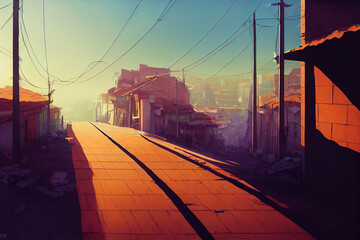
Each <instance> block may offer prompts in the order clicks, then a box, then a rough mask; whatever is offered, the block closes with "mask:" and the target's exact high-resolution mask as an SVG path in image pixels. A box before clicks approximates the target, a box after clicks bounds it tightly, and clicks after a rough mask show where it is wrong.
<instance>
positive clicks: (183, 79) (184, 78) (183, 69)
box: [182, 68, 185, 85]
mask: <svg viewBox="0 0 360 240" xmlns="http://www.w3.org/2000/svg"><path fill="white" fill-rule="evenodd" d="M182 74H183V76H182V77H183V84H184V85H185V73H184V68H183V69H182Z"/></svg>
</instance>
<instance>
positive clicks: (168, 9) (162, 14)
mask: <svg viewBox="0 0 360 240" xmlns="http://www.w3.org/2000/svg"><path fill="white" fill-rule="evenodd" d="M175 2H176V0H170V1H169V3H168V4H167V5H166V7H165V8H164V9H163V11H162V13H161V14H160V16H159V18H157V20H156V22H155V23H154V24H153V25H152V26H151V27H150V28H149V29H148V30H147V31H146V32H145V33H144V34H143V35H142V36H141V37H140V38H139V39H138V40H137V41H136V42H135V43H134V44H133V45H132V46H131V47H130V48H128V49H127V50H126V51H125V52H124V53H123V54H121V55H120V56H119V57H118V58H117V59H116V60H115V61H113V62H112V63H110V64H109V65H108V66H106V67H105V68H103V69H102V70H101V71H99V72H97V73H96V74H94V75H93V76H91V77H88V78H86V79H83V80H81V81H77V80H75V81H71V82H70V83H69V84H65V85H70V84H73V83H75V82H77V83H83V82H86V81H89V80H91V79H93V78H95V77H96V76H98V75H99V74H101V73H103V72H104V71H106V70H107V69H109V68H110V67H111V66H112V65H114V64H115V63H117V62H118V61H119V60H120V59H122V58H123V57H124V56H125V55H126V54H127V53H129V52H130V51H131V50H132V49H133V48H134V47H136V46H137V45H138V44H139V43H140V42H141V41H142V40H143V39H144V38H145V37H146V36H147V35H148V34H149V33H150V32H151V31H152V30H153V29H154V28H155V26H156V25H157V24H158V23H159V22H160V21H161V20H162V19H163V18H164V17H165V16H166V15H167V13H168V12H169V11H170V9H171V8H172V7H173V6H174V3H175ZM170 3H172V4H171V5H170ZM169 5H170V6H169Z"/></svg>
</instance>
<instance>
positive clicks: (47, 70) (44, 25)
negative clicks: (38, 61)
mask: <svg viewBox="0 0 360 240" xmlns="http://www.w3.org/2000/svg"><path fill="white" fill-rule="evenodd" d="M43 32H44V50H45V64H46V73H47V80H48V84H49V92H50V76H49V63H48V54H47V46H46V21H45V0H43Z"/></svg>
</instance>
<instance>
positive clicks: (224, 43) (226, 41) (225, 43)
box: [183, 0, 264, 70]
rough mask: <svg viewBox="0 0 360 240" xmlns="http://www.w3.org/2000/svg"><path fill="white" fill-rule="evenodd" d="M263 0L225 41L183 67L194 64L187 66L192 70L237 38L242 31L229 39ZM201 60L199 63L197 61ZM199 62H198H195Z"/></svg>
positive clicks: (257, 6)
mask: <svg viewBox="0 0 360 240" xmlns="http://www.w3.org/2000/svg"><path fill="white" fill-rule="evenodd" d="M263 1H264V0H261V1H260V2H259V3H258V4H257V5H256V7H255V9H254V10H253V11H252V13H251V14H250V15H249V16H248V17H247V18H246V19H245V21H244V22H243V23H241V24H240V26H239V27H238V28H237V29H236V30H235V31H234V32H233V33H232V34H231V35H230V36H229V37H228V38H227V39H225V41H223V42H222V43H221V44H220V45H218V46H217V47H216V48H215V49H213V50H212V51H210V52H209V53H207V54H206V55H205V56H203V57H202V58H200V59H198V60H196V61H195V62H193V63H191V64H188V65H187V66H185V67H183V68H189V67H190V66H192V65H194V64H196V65H195V66H193V67H191V68H189V70H192V69H194V68H196V67H197V66H199V65H201V64H203V63H204V62H206V61H207V60H209V59H210V58H211V57H213V56H214V55H215V54H216V53H217V52H219V51H221V50H222V49H223V48H225V47H226V46H228V45H229V44H230V43H231V42H233V41H234V40H235V39H236V38H238V37H239V36H240V35H242V33H243V32H242V33H240V34H238V35H237V36H236V37H234V38H233V39H232V40H230V39H231V38H232V37H233V36H234V35H235V34H236V33H237V32H238V31H239V30H240V29H241V28H242V27H243V26H244V25H245V24H246V23H247V22H248V21H249V19H250V17H251V16H252V14H253V13H254V12H255V11H256V10H257V9H258V8H259V6H260V4H261V3H262V2H263ZM249 28H250V27H248V28H247V29H246V30H245V31H244V32H246V31H247V30H248V29H249ZM204 59H205V60H204ZM199 62H201V63H199ZM197 63H199V64H197Z"/></svg>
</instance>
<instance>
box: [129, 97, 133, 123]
mask: <svg viewBox="0 0 360 240" xmlns="http://www.w3.org/2000/svg"><path fill="white" fill-rule="evenodd" d="M131 96H132V93H131V92H130V93H129V128H131V120H132V116H131V111H132V109H131Z"/></svg>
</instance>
